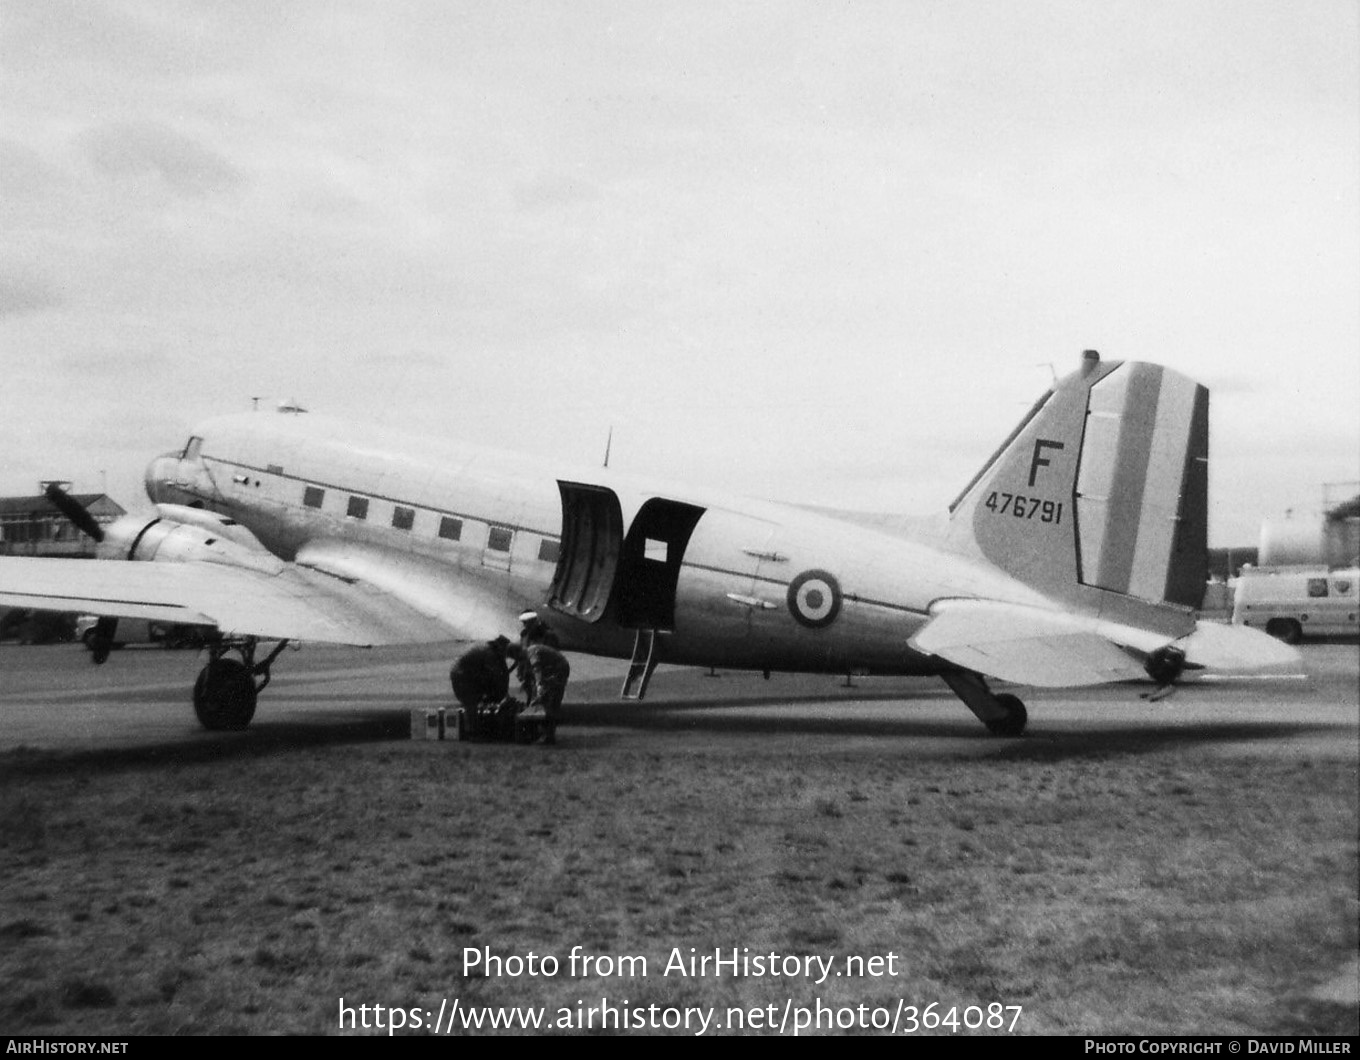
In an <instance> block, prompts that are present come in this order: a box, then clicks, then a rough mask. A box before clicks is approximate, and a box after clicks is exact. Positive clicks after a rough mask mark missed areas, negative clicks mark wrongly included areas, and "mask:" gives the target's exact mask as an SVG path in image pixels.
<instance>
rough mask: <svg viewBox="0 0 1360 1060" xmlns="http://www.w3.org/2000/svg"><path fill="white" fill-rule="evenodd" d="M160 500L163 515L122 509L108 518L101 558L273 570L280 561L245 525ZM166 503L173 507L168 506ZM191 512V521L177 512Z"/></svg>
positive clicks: (274, 570)
mask: <svg viewBox="0 0 1360 1060" xmlns="http://www.w3.org/2000/svg"><path fill="white" fill-rule="evenodd" d="M175 508H176V506H174V505H163V506H161V509H160V510H161V515H159V516H158V517H156V518H151V519H148V518H147V517H146V516H133V515H126V516H123V517H122V518H121V519H118V520H117V521H115V522H114V523H112V524H110V525H109V526H108V527H107V528H106V529H105V531H104V540H103V541H101V542H100V543H99V549H98V556H99V558H100V559H130V560H138V561H141V562H154V563H184V562H190V561H193V562H200V563H224V564H227V565H229V566H233V567H249V568H252V569H254V570H260V571H264V572H266V573H268V574H276V573H278V572H279V571H280V570H282V569H283V567H284V563H283V561H282V560H280V559H279V558H278V557H277V556H275V555H273V554H272V553H271V552H269V551H268V550H267V549H266V548H265V547H264V546H263V545H261V544H260V543H259V541H258V540H256V538H255V537H254V535H253V534H251V533H250V531H249V530H247V529H246V528H245V527H243V526H239V525H237V524H236V523H233V522H231V521H229V520H223V519H222V517H221V516H218V515H213V514H211V513H208V512H199V511H197V510H195V509H183V510H182V511H177V510H174V509H175ZM167 509H171V510H170V511H167ZM183 512H189V513H191V514H190V515H189V519H191V520H192V521H191V522H189V521H181V519H180V518H176V516H181V515H182V514H183Z"/></svg>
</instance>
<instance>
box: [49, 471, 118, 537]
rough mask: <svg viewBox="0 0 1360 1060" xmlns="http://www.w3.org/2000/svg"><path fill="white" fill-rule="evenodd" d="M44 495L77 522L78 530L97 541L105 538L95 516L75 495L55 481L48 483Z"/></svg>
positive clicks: (72, 520)
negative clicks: (79, 502)
mask: <svg viewBox="0 0 1360 1060" xmlns="http://www.w3.org/2000/svg"><path fill="white" fill-rule="evenodd" d="M43 495H44V496H45V497H46V498H47V499H48V500H49V501H51V502H52V504H53V505H54V506H55V507H56V508H57V509H58V510H59V511H60V512H61V514H62V515H64V516H66V518H68V519H70V520H71V522H73V523H74V524H75V526H76V529H77V530H80V531H82V532H83V533H85V534H86V535H87V536H89V537H92V538H94V540H95V541H96V542H99V541H103V540H104V529H103V527H101V526H100V525H99V524H98V523H97V522H95V521H94V516H93V515H91V514H90V513H89V512H87V511H86V510H85V509H84V508H82V507H81V506H80V505H79V504H78V503H77V502H76V500H75V498H74V497H72V496H71V495H70V494H69V493H67V492H66V491H65V490H63V489H62V488H61V487H60V486H58V485H57V484H56V483H55V482H49V483H48V485H47V489H45V490H43Z"/></svg>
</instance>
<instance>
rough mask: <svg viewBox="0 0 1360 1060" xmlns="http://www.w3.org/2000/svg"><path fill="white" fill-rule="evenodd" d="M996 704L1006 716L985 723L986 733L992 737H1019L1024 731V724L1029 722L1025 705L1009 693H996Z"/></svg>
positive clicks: (1017, 697)
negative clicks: (1003, 710)
mask: <svg viewBox="0 0 1360 1060" xmlns="http://www.w3.org/2000/svg"><path fill="white" fill-rule="evenodd" d="M996 702H997V705H998V706H1000V707H1002V708H1004V709H1005V711H1006V716H1005V717H1004V718H998V719H997V720H996V721H989V722H987V731H988V732H990V733H992V734H993V735H994V736H1019V735H1020V734H1021V733H1022V732H1024V731H1025V724H1026V723H1027V722H1028V721H1029V712H1028V711H1026V710H1025V704H1024V703H1022V702H1020V697H1019V696H1013V695H1011V694H1010V693H1009V692H1000V693H998V694H997V697H996Z"/></svg>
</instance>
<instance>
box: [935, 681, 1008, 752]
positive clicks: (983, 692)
mask: <svg viewBox="0 0 1360 1060" xmlns="http://www.w3.org/2000/svg"><path fill="white" fill-rule="evenodd" d="M940 676H941V677H943V678H944V682H945V684H947V685H948V686H949V687H950V688H952V689H953V690H954V694H955V695H956V696H958V697H959V698H960V699H961V700H963V704H964V706H966V707H967V708H968V709H969V710H971V711H972V712H973V713H974V714H976V715H977V718H978V721H980V722H982V724H983V725H985V726H987V731H988V732H990V733H992V734H993V735H994V736H1019V735H1020V734H1021V733H1022V732H1024V731H1025V723H1026V722H1027V721H1029V713H1028V712H1027V711H1026V710H1025V704H1024V703H1022V702H1020V697H1019V696H1013V695H1011V694H1010V693H1009V692H1001V693H997V692H993V691H992V690H991V689H990V688H988V687H987V680H986V678H984V677H983V676H982V675H981V674H979V673H974V672H973V671H972V670H955V671H953V672H951V673H945V674H941V675H940Z"/></svg>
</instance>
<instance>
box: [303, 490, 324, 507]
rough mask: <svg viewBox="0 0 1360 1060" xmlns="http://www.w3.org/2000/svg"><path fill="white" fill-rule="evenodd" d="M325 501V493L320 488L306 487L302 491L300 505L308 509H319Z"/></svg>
mask: <svg viewBox="0 0 1360 1060" xmlns="http://www.w3.org/2000/svg"><path fill="white" fill-rule="evenodd" d="M325 499H326V491H325V490H323V489H322V488H321V487H320V486H308V487H307V488H306V489H305V490H303V491H302V503H303V504H305V505H306V506H307V507H308V508H320V507H321V502H322V501H324V500H325Z"/></svg>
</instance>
